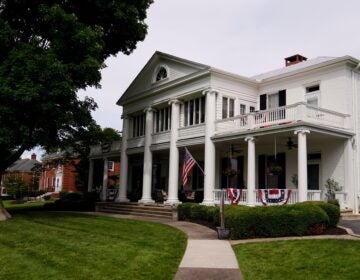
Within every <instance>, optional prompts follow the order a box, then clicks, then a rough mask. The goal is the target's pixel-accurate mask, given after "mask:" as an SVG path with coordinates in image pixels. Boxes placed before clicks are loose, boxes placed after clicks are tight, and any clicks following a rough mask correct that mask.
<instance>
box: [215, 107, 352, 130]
mask: <svg viewBox="0 0 360 280" xmlns="http://www.w3.org/2000/svg"><path fill="white" fill-rule="evenodd" d="M348 117H349V116H348V115H346V114H342V113H338V112H335V111H331V110H327V109H323V108H319V107H315V106H312V105H309V104H306V103H304V102H299V103H295V104H291V105H288V106H283V107H278V108H273V109H270V110H265V111H260V112H256V113H249V114H246V115H241V116H235V117H233V118H228V119H222V120H217V121H216V124H215V129H216V133H222V132H230V131H234V130H247V129H253V128H266V127H271V126H273V125H281V124H288V123H291V122H296V121H307V122H314V123H317V124H323V125H328V126H332V127H339V128H347V127H348V120H347V119H348Z"/></svg>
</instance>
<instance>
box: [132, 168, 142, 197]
mask: <svg viewBox="0 0 360 280" xmlns="http://www.w3.org/2000/svg"><path fill="white" fill-rule="evenodd" d="M142 183H143V165H134V166H133V167H132V168H131V192H130V197H129V198H130V201H132V202H137V201H138V200H140V199H141V196H142Z"/></svg>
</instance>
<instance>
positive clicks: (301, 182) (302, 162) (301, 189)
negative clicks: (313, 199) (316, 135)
mask: <svg viewBox="0 0 360 280" xmlns="http://www.w3.org/2000/svg"><path fill="white" fill-rule="evenodd" d="M306 133H310V131H309V130H306V129H301V130H296V131H295V135H296V134H297V136H298V199H299V202H302V201H307V183H308V178H307V145H306Z"/></svg>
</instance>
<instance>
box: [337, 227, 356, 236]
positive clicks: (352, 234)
mask: <svg viewBox="0 0 360 280" xmlns="http://www.w3.org/2000/svg"><path fill="white" fill-rule="evenodd" d="M337 227H338V228H341V229H343V230H345V231H346V232H347V234H348V235H351V236H354V237H357V238H360V234H356V233H354V232H353V230H352V229H351V228H347V227H344V226H337Z"/></svg>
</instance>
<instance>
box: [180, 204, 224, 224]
mask: <svg viewBox="0 0 360 280" xmlns="http://www.w3.org/2000/svg"><path fill="white" fill-rule="evenodd" d="M177 211H178V219H179V220H181V221H184V220H189V221H195V222H200V223H201V222H206V223H207V224H209V225H210V226H217V225H219V223H220V212H219V208H218V207H211V206H205V205H200V204H197V203H190V202H189V203H182V204H179V205H178V206H177Z"/></svg>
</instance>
